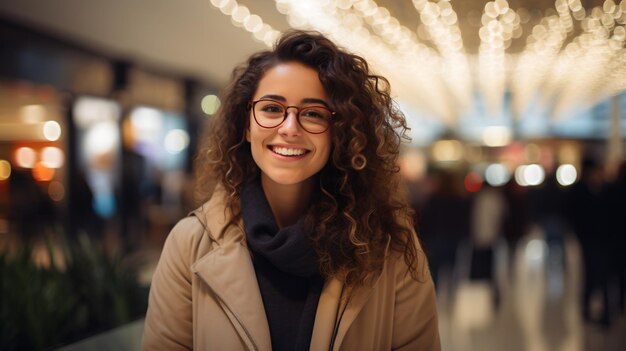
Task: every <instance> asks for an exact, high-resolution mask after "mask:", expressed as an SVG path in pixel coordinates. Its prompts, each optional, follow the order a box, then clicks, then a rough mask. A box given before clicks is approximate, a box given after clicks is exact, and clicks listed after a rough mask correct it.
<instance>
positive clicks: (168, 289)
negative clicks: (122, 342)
mask: <svg viewBox="0 0 626 351" xmlns="http://www.w3.org/2000/svg"><path fill="white" fill-rule="evenodd" d="M200 228H201V227H200V225H199V223H198V221H197V219H196V218H194V217H188V218H185V219H183V220H182V221H180V222H179V223H178V224H177V225H176V226H175V227H174V229H172V231H171V233H170V234H169V235H168V237H167V239H166V241H165V245H164V247H163V252H162V253H161V258H160V259H159V263H158V264H157V267H156V270H155V272H154V276H153V277H152V284H151V287H150V296H149V300H148V311H147V313H146V320H145V324H144V332H143V340H142V345H141V349H142V350H191V349H192V348H193V329H192V318H193V315H192V296H191V294H192V293H191V262H190V260H191V259H192V258H191V256H192V251H193V250H192V249H191V248H192V246H193V236H194V235H196V234H197V233H198V231H199V229H200Z"/></svg>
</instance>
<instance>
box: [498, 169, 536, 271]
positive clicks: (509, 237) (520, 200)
mask: <svg viewBox="0 0 626 351" xmlns="http://www.w3.org/2000/svg"><path fill="white" fill-rule="evenodd" d="M503 195H504V199H505V201H506V207H507V208H508V211H506V214H505V216H504V218H503V222H502V233H503V235H504V239H506V242H507V246H508V258H509V276H510V279H509V280H511V281H512V278H513V277H514V272H515V259H516V255H515V253H516V251H517V244H518V243H519V241H520V239H521V238H522V237H524V236H525V235H527V234H528V232H529V230H530V217H531V215H530V200H529V199H528V193H527V188H525V187H522V186H520V185H519V184H517V182H516V181H515V178H511V180H510V181H509V182H508V183H506V184H505V185H504V187H503Z"/></svg>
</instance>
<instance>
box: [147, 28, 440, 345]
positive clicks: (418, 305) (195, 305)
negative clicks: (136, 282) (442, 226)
mask: <svg viewBox="0 0 626 351" xmlns="http://www.w3.org/2000/svg"><path fill="white" fill-rule="evenodd" d="M223 101H224V104H223V106H222V108H221V111H220V113H219V115H218V116H217V117H216V118H215V119H214V120H213V123H212V124H211V125H210V132H209V134H210V135H209V136H208V137H207V141H208V145H207V146H206V147H205V148H204V149H202V150H201V153H200V156H199V158H198V161H199V162H198V166H199V167H198V170H199V172H198V173H199V174H198V180H199V184H200V185H201V187H203V189H202V190H204V191H205V193H206V194H207V196H206V199H208V200H207V201H206V202H205V204H204V205H203V206H202V207H200V208H199V209H198V210H196V211H194V212H193V215H192V216H190V217H187V218H185V219H183V220H182V221H181V222H179V223H178V224H177V225H176V227H175V228H174V229H173V230H172V232H171V233H170V235H169V237H168V239H167V241H166V243H165V247H164V249H163V253H162V256H161V259H160V261H159V264H158V266H157V269H156V272H155V274H154V278H153V281H152V288H151V291H150V300H149V308H148V313H147V316H146V322H145V330H144V339H143V348H144V349H146V350H156V349H163V350H178V349H191V348H193V349H196V350H209V349H210V350H270V349H272V350H309V349H310V350H390V349H398V350H439V348H440V346H439V334H438V330H437V312H436V306H435V294H434V289H433V285H432V281H431V278H430V274H429V272H428V267H427V263H426V259H425V256H424V254H423V252H422V251H421V249H420V247H419V244H418V242H417V239H416V236H415V233H414V232H413V229H412V228H413V226H412V223H411V220H410V218H411V216H410V210H409V208H408V206H407V203H406V201H405V199H404V198H403V197H402V196H401V195H400V193H399V191H398V189H399V175H398V169H397V166H396V159H397V156H398V148H399V144H400V141H401V138H402V136H403V135H404V131H405V130H406V124H405V120H404V117H403V116H402V114H401V113H400V112H399V111H398V110H397V109H396V108H395V107H394V104H393V101H392V100H391V98H390V96H389V90H388V84H387V81H386V80H385V79H384V78H382V77H380V76H376V75H372V74H371V73H370V72H369V68H368V65H367V63H366V62H365V61H364V60H363V59H362V58H360V57H358V56H355V55H351V54H348V53H346V52H345V51H342V50H340V49H339V48H337V46H335V45H334V44H333V43H332V42H330V41H329V40H328V39H326V38H325V37H323V36H322V35H320V34H317V33H308V32H299V31H296V32H291V33H287V34H285V35H284V36H283V37H282V38H281V39H280V40H279V42H278V43H277V45H276V47H275V49H274V50H273V51H267V52H261V53H258V54H255V55H253V56H252V57H250V58H249V60H248V62H247V63H246V64H245V65H244V66H242V67H240V68H238V69H236V70H235V72H234V78H233V83H232V84H231V86H230V87H229V88H228V90H227V92H226V95H225V97H224V99H223ZM208 194H210V195H208Z"/></svg>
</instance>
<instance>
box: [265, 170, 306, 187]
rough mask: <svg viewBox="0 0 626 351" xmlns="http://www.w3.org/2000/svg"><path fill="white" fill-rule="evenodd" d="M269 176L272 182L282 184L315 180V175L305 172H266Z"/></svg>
mask: <svg viewBox="0 0 626 351" xmlns="http://www.w3.org/2000/svg"><path fill="white" fill-rule="evenodd" d="M266 176H267V178H268V179H269V180H270V181H271V182H272V183H276V184H280V185H296V184H301V183H305V182H309V181H313V176H312V175H311V176H307V175H303V174H293V173H291V172H284V173H283V172H280V173H273V174H272V173H270V174H267V173H266Z"/></svg>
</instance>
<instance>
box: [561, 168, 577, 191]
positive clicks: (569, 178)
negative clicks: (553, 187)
mask: <svg viewBox="0 0 626 351" xmlns="http://www.w3.org/2000/svg"><path fill="white" fill-rule="evenodd" d="M577 177H578V172H576V167H574V166H573V165H571V164H563V165H560V166H559V168H557V169H556V180H557V182H559V184H561V185H562V186H569V185H572V184H574V183H575V182H576V178H577Z"/></svg>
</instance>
